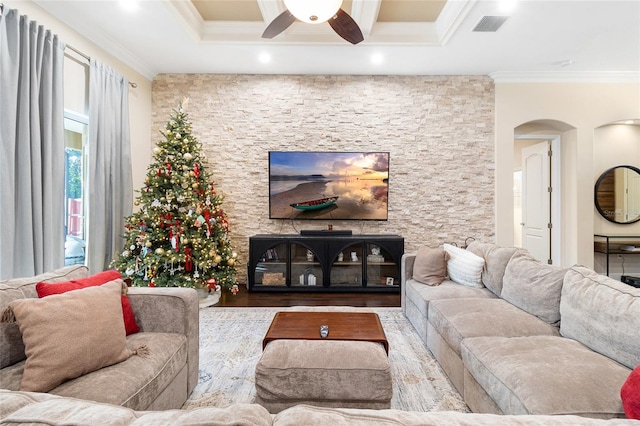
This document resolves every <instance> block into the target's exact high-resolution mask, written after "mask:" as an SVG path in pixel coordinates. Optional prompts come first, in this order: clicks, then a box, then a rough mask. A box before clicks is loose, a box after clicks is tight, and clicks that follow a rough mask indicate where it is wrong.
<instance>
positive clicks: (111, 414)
mask: <svg viewBox="0 0 640 426" xmlns="http://www.w3.org/2000/svg"><path fill="white" fill-rule="evenodd" d="M0 400H1V401H2V402H3V406H2V410H0V423H2V424H31V425H34V424H39V425H77V426H85V425H86V426H89V425H91V426H94V425H104V424H109V425H137V426H143V425H154V426H157V425H232V424H233V425H238V426H269V425H271V424H272V421H271V415H270V414H269V412H268V411H267V410H266V409H264V408H263V407H261V406H259V405H258V404H241V403H237V404H232V405H230V406H229V407H225V408H217V407H207V408H201V409H198V410H166V411H147V412H144V411H133V410H131V409H129V408H125V407H118V406H114V405H109V404H99V403H95V402H91V401H85V400H80V399H74V398H60V397H58V396H55V395H50V394H45V393H34V392H8V391H5V390H2V389H0ZM5 403H6V404H5Z"/></svg>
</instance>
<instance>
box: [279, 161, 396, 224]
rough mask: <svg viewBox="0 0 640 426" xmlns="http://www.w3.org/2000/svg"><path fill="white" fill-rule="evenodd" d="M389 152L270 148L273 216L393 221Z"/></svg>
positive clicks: (283, 217) (280, 217)
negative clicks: (389, 207)
mask: <svg viewBox="0 0 640 426" xmlns="http://www.w3.org/2000/svg"><path fill="white" fill-rule="evenodd" d="M388 196H389V153H388V152H317V151H315V152H298V151H296V152H291V151H288V152H285V151H270V152H269V218H271V219H325V220H326V219H334V220H387V216H388V199H389V197H388Z"/></svg>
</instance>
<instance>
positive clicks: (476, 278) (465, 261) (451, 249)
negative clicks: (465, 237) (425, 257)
mask: <svg viewBox="0 0 640 426" xmlns="http://www.w3.org/2000/svg"><path fill="white" fill-rule="evenodd" d="M442 248H444V250H445V251H446V252H447V253H448V254H449V259H448V260H447V274H448V275H449V278H450V279H451V281H454V282H456V283H458V284H462V285H467V286H470V287H478V288H482V287H484V285H482V269H483V268H484V259H483V258H481V257H480V256H477V255H475V254H473V253H471V252H470V251H467V250H464V249H461V248H460V247H456V246H452V245H451V244H444V245H443V246H442Z"/></svg>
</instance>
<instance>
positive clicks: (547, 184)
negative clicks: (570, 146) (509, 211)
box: [522, 141, 551, 263]
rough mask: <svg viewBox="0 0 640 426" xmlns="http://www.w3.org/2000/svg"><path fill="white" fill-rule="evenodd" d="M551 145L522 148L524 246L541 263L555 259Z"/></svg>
mask: <svg viewBox="0 0 640 426" xmlns="http://www.w3.org/2000/svg"><path fill="white" fill-rule="evenodd" d="M550 146H551V144H550V142H549V141H544V142H541V143H538V144H535V145H531V146H527V147H525V148H523V149H522V247H523V248H525V249H527V250H528V251H529V252H530V253H531V254H532V255H533V256H534V257H535V258H536V259H538V260H540V261H541V262H545V263H547V262H549V263H550V262H551V229H550V223H551V191H550V188H551V172H550V171H551V165H550V163H551V160H550V158H551V157H550V155H549V150H550V149H551V148H550Z"/></svg>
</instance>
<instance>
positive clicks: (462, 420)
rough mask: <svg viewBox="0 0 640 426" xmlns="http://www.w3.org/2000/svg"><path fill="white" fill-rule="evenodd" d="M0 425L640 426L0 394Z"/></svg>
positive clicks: (623, 422)
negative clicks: (163, 405) (130, 404)
mask: <svg viewBox="0 0 640 426" xmlns="http://www.w3.org/2000/svg"><path fill="white" fill-rule="evenodd" d="M0 401H2V404H0V424H3V425H19V424H31V425H40V424H41V425H76V426H95V425H112V426H125V425H135V426H142V425H153V426H159V425H172V426H173V425H200V426H205V425H239V426H240V425H245V426H269V425H275V426H300V425H304V426H316V425H317V426H327V425H331V426H374V425H385V426H390V425H407V426H428V425H446V426H455V425H458V426H485V425H513V426H520V425H522V426H534V425H536V426H543V425H544V426H553V425H572V426H580V425H603V426H624V425H630V426H631V425H638V424H640V422H637V421H634V420H624V419H610V420H597V419H590V418H586V417H579V416H532V415H525V416H501V415H494V414H475V413H457V412H452V411H440V412H428V413H423V412H416V411H400V410H369V409H349V408H324V407H312V406H309V405H296V406H294V407H291V408H287V409H286V410H283V411H281V412H280V413H278V414H269V412H268V411H267V410H266V409H265V408H264V407H262V406H261V405H258V404H232V405H230V406H229V407H225V408H216V407H207V408H198V409H195V410H165V411H134V410H131V409H128V408H124V407H120V406H114V405H108V404H102V403H96V402H89V401H84V400H79V399H73V398H64V397H58V396H55V395H50V394H46V393H31V392H15V391H5V390H0Z"/></svg>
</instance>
